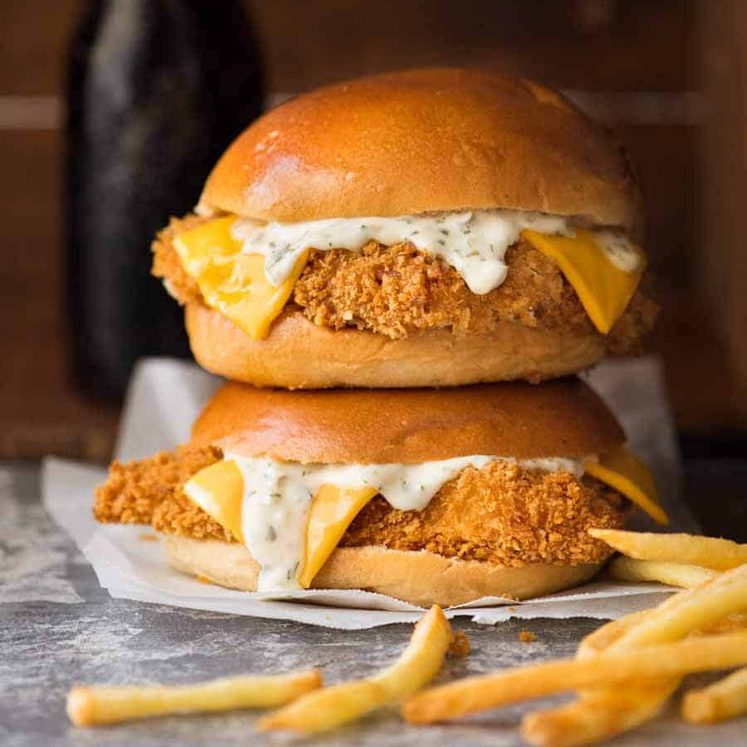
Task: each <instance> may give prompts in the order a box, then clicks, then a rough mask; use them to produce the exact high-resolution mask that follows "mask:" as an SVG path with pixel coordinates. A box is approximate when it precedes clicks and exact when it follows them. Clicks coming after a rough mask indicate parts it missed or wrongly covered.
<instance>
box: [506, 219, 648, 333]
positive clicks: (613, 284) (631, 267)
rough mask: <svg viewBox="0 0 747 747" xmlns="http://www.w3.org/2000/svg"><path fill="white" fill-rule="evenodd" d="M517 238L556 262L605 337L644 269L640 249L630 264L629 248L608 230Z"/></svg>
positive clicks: (530, 233) (529, 233) (526, 234)
mask: <svg viewBox="0 0 747 747" xmlns="http://www.w3.org/2000/svg"><path fill="white" fill-rule="evenodd" d="M521 235H522V238H524V239H526V240H527V241H529V242H530V243H531V244H532V245H533V246H534V247H535V248H537V249H539V250H540V251H541V252H542V253H543V254H546V255H547V256H548V257H551V258H552V259H554V260H555V261H556V262H557V263H558V265H559V267H560V269H561V271H562V272H563V275H565V277H566V279H567V280H568V282H569V283H570V284H571V285H572V286H573V289H574V290H575V291H576V294H577V295H578V298H579V300H580V301H581V303H582V305H583V307H584V309H585V310H586V313H587V314H588V315H589V318H590V319H591V321H592V322H593V323H594V326H595V327H596V328H597V329H598V330H599V331H600V332H601V333H602V334H607V333H608V332H609V331H610V329H612V327H613V325H614V324H615V322H616V321H617V320H618V319H619V318H620V316H621V314H622V313H623V311H625V307H626V306H627V305H628V303H629V301H630V299H631V298H632V296H633V294H634V293H635V289H636V288H637V287H638V283H639V282H640V279H641V275H642V274H643V269H644V266H645V259H644V256H643V253H642V252H641V250H640V249H638V248H637V247H635V248H634V251H635V252H636V253H637V255H638V261H637V262H632V261H631V260H630V249H631V247H632V246H633V245H632V244H630V243H629V242H627V241H626V240H624V239H622V238H621V237H618V236H616V235H614V234H612V233H611V232H609V231H598V232H591V231H585V230H583V229H577V230H576V232H575V236H573V237H572V238H570V237H567V236H549V235H547V234H544V233H539V232H537V231H532V230H525V231H522V234H521ZM626 249H627V251H626Z"/></svg>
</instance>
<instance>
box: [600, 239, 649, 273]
mask: <svg viewBox="0 0 747 747" xmlns="http://www.w3.org/2000/svg"><path fill="white" fill-rule="evenodd" d="M593 234H594V239H595V241H596V242H597V244H599V246H601V247H602V249H603V250H604V253H605V254H606V255H607V259H609V261H610V262H612V264H613V265H615V267H617V269H618V270H622V271H623V272H635V271H636V269H637V268H638V263H639V262H640V257H639V255H638V252H637V251H636V249H635V245H634V244H633V242H632V241H631V240H630V239H629V238H628V237H627V236H625V234H622V233H618V232H617V231H609V230H605V229H599V230H597V231H593Z"/></svg>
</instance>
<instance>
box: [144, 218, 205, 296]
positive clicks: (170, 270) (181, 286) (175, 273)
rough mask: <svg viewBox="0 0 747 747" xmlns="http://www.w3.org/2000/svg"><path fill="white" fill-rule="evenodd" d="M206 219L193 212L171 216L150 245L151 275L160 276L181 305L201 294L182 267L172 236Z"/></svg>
mask: <svg viewBox="0 0 747 747" xmlns="http://www.w3.org/2000/svg"><path fill="white" fill-rule="evenodd" d="M206 220H209V219H208V218H203V217H201V216H199V215H194V214H190V215H185V216H184V218H174V217H172V218H171V219H170V220H169V225H168V226H166V228H164V229H162V230H161V231H159V232H158V234H157V235H156V238H155V239H153V242H152V243H151V245H150V248H151V251H152V252H153V265H152V266H151V270H150V272H151V275H155V277H157V278H161V279H162V280H163V284H164V285H165V286H166V290H168V292H169V293H170V294H171V295H172V296H173V297H174V298H175V299H176V300H177V301H178V302H179V303H180V304H182V305H184V304H187V303H193V302H195V301H199V300H201V299H202V294H201V293H200V289H199V288H198V287H197V283H196V282H195V280H194V279H193V278H192V276H191V275H189V274H188V273H187V271H186V270H185V269H184V265H183V264H182V261H181V259H180V258H179V255H178V254H177V251H176V249H175V247H174V238H175V237H176V235H177V234H179V233H181V232H182V231H188V230H189V229H190V228H195V226H199V225H200V223H204V222H205V221H206Z"/></svg>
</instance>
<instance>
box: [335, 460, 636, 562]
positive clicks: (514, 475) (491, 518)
mask: <svg viewBox="0 0 747 747" xmlns="http://www.w3.org/2000/svg"><path fill="white" fill-rule="evenodd" d="M624 505H625V501H624V499H623V498H622V497H621V496H620V494H619V493H617V492H616V491H614V490H612V489H611V488H608V487H607V486H605V485H603V484H602V483H600V482H598V481H596V480H593V479H591V478H588V477H585V478H582V479H581V480H577V479H576V478H575V477H574V476H573V475H571V474H569V473H567V472H540V471H536V470H527V469H524V468H522V467H519V466H517V465H515V464H509V463H506V462H493V463H491V464H489V465H487V466H486V467H483V468H482V469H480V470H478V469H475V468H473V467H467V468H466V469H464V470H462V471H461V472H460V473H459V474H458V475H457V476H456V477H455V478H454V479H453V480H451V481H450V482H449V483H447V484H446V485H444V486H443V487H442V488H441V490H440V491H439V492H438V493H437V494H436V495H435V496H434V498H433V500H432V501H431V502H430V503H429V504H428V506H427V507H426V508H425V509H423V510H422V511H397V510H395V509H393V508H392V507H391V506H390V505H389V504H388V503H387V502H386V501H385V500H384V499H383V498H382V497H381V496H377V497H376V498H374V499H373V500H372V501H371V502H370V503H369V504H368V505H367V506H366V507H365V508H364V509H363V510H362V511H361V512H360V513H359V514H358V516H357V517H356V518H355V520H354V521H353V523H352V524H351V525H350V527H349V528H348V531H347V532H346V534H345V536H344V537H343V538H342V542H341V543H340V544H341V545H342V546H345V547H359V546H362V545H378V544H382V545H385V546H386V547H388V548H391V549H395V550H428V551H429V552H433V553H437V554H438V555H444V556H446V557H459V558H463V559H465V560H482V561H489V562H494V563H501V564H502V565H509V566H521V565H525V564H527V563H563V564H566V563H568V564H576V563H588V562H596V561H600V560H603V559H604V558H606V557H608V556H609V554H610V553H609V550H608V549H607V548H604V547H602V546H601V545H600V544H599V543H598V542H596V541H594V540H593V538H592V537H590V536H589V535H588V532H587V530H588V529H589V528H591V527H596V526H604V527H607V526H615V527H618V526H622V524H623V519H624V515H625V511H624Z"/></svg>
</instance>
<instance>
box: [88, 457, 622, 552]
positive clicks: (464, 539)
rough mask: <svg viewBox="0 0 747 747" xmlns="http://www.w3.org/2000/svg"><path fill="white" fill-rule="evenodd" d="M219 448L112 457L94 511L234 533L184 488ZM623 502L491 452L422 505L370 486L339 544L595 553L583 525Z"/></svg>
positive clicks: (215, 535)
mask: <svg viewBox="0 0 747 747" xmlns="http://www.w3.org/2000/svg"><path fill="white" fill-rule="evenodd" d="M219 458H220V452H219V451H218V450H217V449H214V448H211V447H188V446H187V447H181V448H180V449H178V450H177V451H175V452H171V453H167V452H162V453H160V454H156V456H154V457H151V458H150V459H144V460H142V461H139V462H130V463H129V464H125V465H123V464H120V463H119V462H115V463H114V464H113V465H112V467H111V469H110V473H109V479H108V480H107V481H106V483H104V485H102V486H101V487H99V489H98V490H97V491H96V503H95V506H94V515H95V516H96V518H97V519H98V520H99V521H111V522H120V523H143V524H148V523H150V524H152V525H153V527H155V528H156V529H157V530H159V531H161V532H165V533H167V534H178V535H182V536H187V537H196V538H198V539H220V540H224V541H233V540H232V538H231V537H230V535H229V534H228V533H227V532H226V531H225V530H224V529H223V528H222V527H221V526H220V525H219V524H217V523H216V522H215V521H214V520H213V519H211V518H210V517H209V516H208V515H207V514H206V513H205V512H204V511H202V509H200V508H199V507H198V506H196V505H195V504H194V503H192V502H191V501H190V500H189V499H188V498H187V497H186V496H185V495H184V493H183V491H182V489H181V486H182V485H183V484H184V482H186V480H188V479H189V477H191V475H192V474H194V473H195V472H197V471H198V470H199V469H202V468H203V467H205V466H207V465H208V464H212V463H213V462H215V461H217V460H218V459H219ZM626 505H627V504H626V501H625V500H624V499H623V498H622V497H621V496H620V495H619V494H618V493H617V492H615V491H614V490H612V489H611V488H608V487H606V486H605V485H603V484H602V483H600V482H597V481H596V480H594V479H592V478H583V479H582V480H577V479H576V478H575V477H573V476H572V475H570V474H568V473H547V472H539V471H530V470H526V469H523V468H521V467H518V466H516V465H513V464H508V463H502V462H494V463H492V464H490V465H488V466H487V467H484V468H483V469H480V470H477V469H474V468H472V467H468V468H467V469H465V470H463V471H462V472H460V473H459V475H457V477H455V478H454V479H453V480H451V481H450V482H448V483H446V484H445V485H444V486H443V487H442V488H441V490H439V491H438V493H436V495H435V496H434V497H433V499H432V500H431V502H430V503H429V505H428V506H427V508H425V509H424V510H423V511H398V510H397V509H394V508H392V507H391V506H390V505H389V504H388V503H387V502H386V501H385V500H384V499H383V498H382V497H381V496H376V497H375V498H374V499H373V500H372V501H371V502H370V503H369V504H368V505H367V506H366V507H365V508H364V509H363V510H362V511H361V513H360V514H358V516H357V518H356V519H355V520H354V521H353V523H352V524H351V526H350V527H349V529H348V531H347V532H346V534H345V535H344V537H343V538H342V541H341V543H340V544H341V545H343V546H347V547H359V546H363V545H380V546H384V547H388V548H391V549H397V550H428V551H430V552H433V553H436V554H439V555H444V556H446V557H459V558H464V559H467V560H482V561H489V562H494V563H501V564H504V565H511V566H520V565H524V564H526V563H534V562H537V563H538V562H545V563H586V562H596V561H599V560H603V559H604V558H606V557H607V556H608V555H609V553H610V551H609V548H608V547H607V546H606V545H605V544H604V543H603V542H600V541H599V540H595V539H594V538H592V537H591V536H589V534H588V532H587V529H589V528H590V527H620V526H622V523H623V518H624V514H625V507H626Z"/></svg>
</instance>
